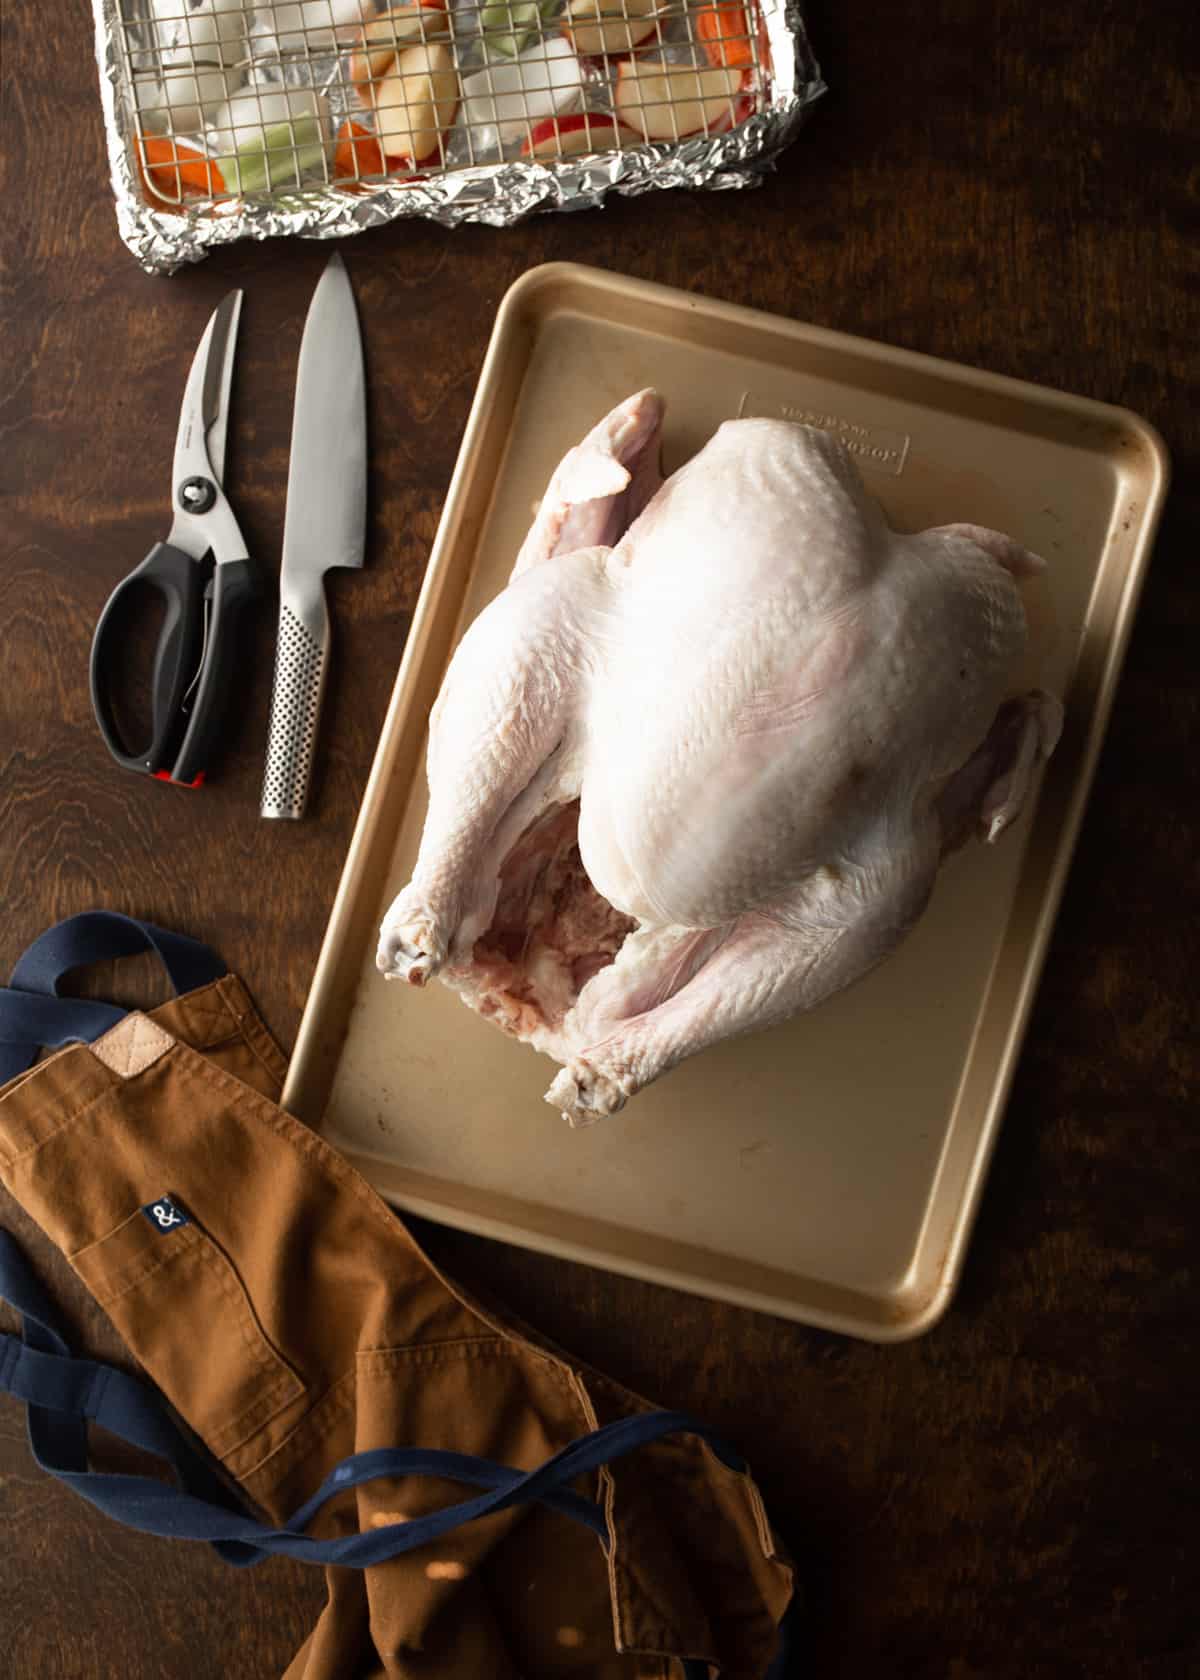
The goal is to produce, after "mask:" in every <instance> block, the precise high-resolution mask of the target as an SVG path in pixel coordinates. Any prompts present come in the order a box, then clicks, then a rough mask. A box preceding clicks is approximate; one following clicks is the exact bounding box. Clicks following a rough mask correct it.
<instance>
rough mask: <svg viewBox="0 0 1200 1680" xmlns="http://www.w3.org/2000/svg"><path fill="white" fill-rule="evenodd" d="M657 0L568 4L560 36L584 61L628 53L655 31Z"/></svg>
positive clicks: (598, 0)
mask: <svg viewBox="0 0 1200 1680" xmlns="http://www.w3.org/2000/svg"><path fill="white" fill-rule="evenodd" d="M659 4H660V0H571V3H570V5H568V7H567V9H566V11H565V12H564V13H563V19H562V29H563V33H564V34H565V35H566V36H567V37H568V38H569V39H570V41H571V42H572V43H573V45H574V47H575V51H576V52H577V53H582V54H583V56H584V57H585V58H603V57H606V56H613V55H615V54H617V53H627V52H632V50H633V48H634V47H636V46H637V45H638V44H639V43H640V42H642V41H644V40H646V39H647V38H648V37H649V36H651V35H653V34H654V33H655V31H656V30H657V28H658V16H657V14H658V10H659Z"/></svg>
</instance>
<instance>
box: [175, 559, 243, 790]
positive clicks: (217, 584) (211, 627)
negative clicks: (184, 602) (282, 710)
mask: <svg viewBox="0 0 1200 1680" xmlns="http://www.w3.org/2000/svg"><path fill="white" fill-rule="evenodd" d="M258 589H259V585H258V579H257V577H256V575H255V569H254V565H253V563H252V562H251V561H249V560H226V561H223V562H222V564H221V565H219V566H217V567H215V568H214V570H213V575H212V580H211V582H210V583H209V586H208V590H207V596H208V608H209V616H208V629H207V632H206V636H205V643H204V653H203V657H202V663H201V666H200V676H199V681H198V682H197V684H196V692H195V694H194V695H193V696H192V697H191V699H190V700H189V701H187V702H186V704H187V706H188V708H189V710H190V719H189V721H188V724H187V730H186V733H185V734H184V737H183V741H182V742H181V744H180V747H179V756H178V757H177V758H176V760H175V763H174V765H173V766H172V769H171V780H172V781H173V782H188V783H191V782H194V781H195V780H196V778H197V777H198V776H200V775H203V773H204V772H205V771H206V770H207V769H208V766H209V762H210V759H211V755H212V751H213V748H214V747H215V746H216V744H217V738H218V736H219V734H220V732H221V728H222V726H223V724H224V723H225V721H226V718H227V716H228V708H229V704H230V701H231V698H232V692H233V689H234V686H235V673H236V669H237V655H238V623H239V620H240V618H241V614H242V608H243V607H244V606H245V604H246V602H247V601H249V600H251V599H252V598H253V597H254V596H255V595H257V594H258Z"/></svg>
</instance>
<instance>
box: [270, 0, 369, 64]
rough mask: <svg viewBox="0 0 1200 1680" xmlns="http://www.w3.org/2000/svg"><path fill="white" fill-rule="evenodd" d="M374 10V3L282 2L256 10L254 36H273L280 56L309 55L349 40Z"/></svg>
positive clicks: (338, 0)
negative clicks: (337, 42)
mask: <svg viewBox="0 0 1200 1680" xmlns="http://www.w3.org/2000/svg"><path fill="white" fill-rule="evenodd" d="M238 3H239V4H240V3H241V0H238ZM374 10H375V7H374V4H373V0H282V3H281V4H278V5H273V6H272V5H265V6H256V7H255V9H254V11H255V19H256V22H255V32H256V33H258V32H260V31H262V32H265V33H266V34H269V35H273V36H274V38H275V42H276V45H277V46H278V48H279V50H280V52H286V53H293V52H294V53H303V52H311V51H313V49H314V48H316V49H319V48H322V47H331V46H333V45H334V43H335V42H336V41H337V40H339V39H349V37H350V36H351V35H352V34H353V32H354V30H355V29H357V28H358V27H359V25H361V23H362V22H363V20H364V18H369V17H370V16H371V14H372V13H373V12H374Z"/></svg>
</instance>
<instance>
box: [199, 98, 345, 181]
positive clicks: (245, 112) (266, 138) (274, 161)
mask: <svg viewBox="0 0 1200 1680" xmlns="http://www.w3.org/2000/svg"><path fill="white" fill-rule="evenodd" d="M212 127H213V129H214V131H215V140H216V144H217V147H218V151H217V157H216V161H217V165H218V167H219V168H220V171H221V174H222V175H223V176H224V177H225V180H226V182H227V184H228V186H229V190H230V191H231V192H235V193H254V192H262V191H264V190H266V191H269V190H271V189H272V188H276V187H291V186H295V185H297V183H298V182H299V181H300V179H301V177H302V176H303V175H305V174H306V173H307V172H308V171H310V170H313V169H316V168H318V167H319V166H322V165H323V164H324V161H325V157H326V143H327V141H326V137H327V135H328V132H329V124H328V118H327V114H326V108H325V101H324V100H323V99H322V98H321V96H320V94H318V93H317V92H315V91H314V89H312V88H306V87H248V88H243V90H242V91H241V93H238V94H235V95H234V97H233V98H232V99H230V100H229V101H228V102H227V103H226V104H225V105H223V106H222V107H221V110H220V111H219V112H218V113H217V116H216V117H215V118H214V120H213V124H212Z"/></svg>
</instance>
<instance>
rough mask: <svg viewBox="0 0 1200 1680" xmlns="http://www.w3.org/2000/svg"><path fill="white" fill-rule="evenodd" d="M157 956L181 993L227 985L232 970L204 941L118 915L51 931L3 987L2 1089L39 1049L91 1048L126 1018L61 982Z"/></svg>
mask: <svg viewBox="0 0 1200 1680" xmlns="http://www.w3.org/2000/svg"><path fill="white" fill-rule="evenodd" d="M139 951H154V952H155V953H156V954H157V955H158V956H159V958H160V959H161V960H162V963H163V966H164V967H165V969H166V971H167V975H168V977H169V979H170V981H171V984H172V985H173V986H174V988H175V990H176V992H190V991H194V990H195V989H196V987H198V986H206V985H208V984H209V982H210V981H212V980H217V979H220V977H221V976H222V975H223V974H224V973H225V972H226V969H225V965H224V963H223V962H222V961H221V959H220V958H219V957H218V956H217V955H216V953H215V952H213V951H211V950H209V948H208V946H207V945H202V944H201V943H200V942H199V940H196V939H189V938H187V936H186V935H184V934H180V933H170V932H168V930H167V929H166V928H160V927H155V925H154V924H153V923H152V922H140V921H137V920H136V919H135V918H134V917H132V916H123V915H120V914H119V913H118V912H116V911H113V910H86V911H84V912H83V913H82V914H80V915H78V916H68V918H67V919H66V921H63V922H59V923H58V924H57V925H56V926H55V927H52V928H49V929H47V931H46V932H45V933H43V934H42V935H41V937H40V938H39V939H35V940H34V942H33V944H32V945H31V946H30V947H29V949H28V950H27V951H26V952H25V954H24V955H23V956H22V957H21V959H20V961H19V962H18V963H17V966H16V967H15V968H14V969H13V973H12V981H11V984H10V985H9V986H7V987H0V1085H3V1084H6V1083H7V1081H8V1080H10V1079H15V1078H16V1076H17V1075H18V1074H19V1073H24V1071H25V1069H26V1068H28V1067H31V1066H32V1065H33V1061H34V1058H35V1057H36V1055H37V1052H38V1050H39V1049H43V1048H44V1049H49V1050H57V1049H61V1047H62V1046H63V1045H64V1044H76V1043H79V1042H84V1043H91V1042H92V1040H93V1039H97V1038H99V1037H100V1036H101V1034H102V1033H106V1032H107V1031H108V1029H109V1028H110V1027H112V1026H115V1025H116V1023H117V1022H118V1021H119V1020H121V1018H122V1017H123V1016H124V1015H125V1014H126V1011H125V1010H124V1009H120V1008H118V1007H117V1006H116V1005H115V1004H111V1003H100V1002H96V1001H94V1000H92V999H89V998H64V997H60V996H59V993H58V985H59V981H60V980H61V979H62V978H63V976H64V975H65V974H67V973H69V972H70V971H71V970H72V969H75V968H85V967H87V966H88V965H89V964H91V963H96V962H106V961H108V960H109V959H111V958H113V957H125V956H132V955H133V954H134V953H136V952H139Z"/></svg>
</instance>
